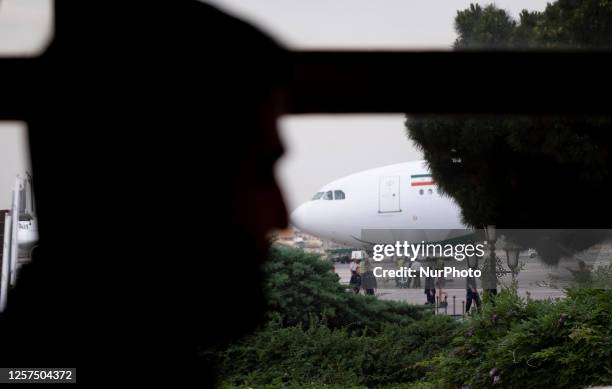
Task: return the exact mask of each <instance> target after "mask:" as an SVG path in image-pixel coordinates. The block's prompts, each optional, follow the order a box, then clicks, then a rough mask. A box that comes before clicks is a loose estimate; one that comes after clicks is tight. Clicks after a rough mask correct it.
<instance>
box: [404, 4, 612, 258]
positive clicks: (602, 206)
mask: <svg viewBox="0 0 612 389" xmlns="http://www.w3.org/2000/svg"><path fill="white" fill-rule="evenodd" d="M455 28H456V30H457V34H458V38H457V40H456V42H455V49H456V50H466V49H481V48H485V49H492V48H498V49H504V48H513V49H517V48H530V47H546V48H567V47H571V48H577V49H581V48H582V49H592V48H595V47H597V48H599V47H609V46H610V45H612V1H610V0H603V1H602V0H584V1H571V0H558V1H555V2H553V3H551V4H549V5H548V6H547V7H546V9H545V10H544V11H542V12H535V11H534V12H529V11H523V12H522V13H521V14H520V15H519V18H518V20H515V19H513V18H512V16H511V15H510V14H509V13H508V12H506V11H504V10H502V9H499V8H497V7H496V6H494V5H490V6H487V7H484V8H483V7H481V6H479V5H471V6H470V7H469V8H468V9H465V10H463V11H459V12H458V13H457V16H456V18H455ZM526 71H528V70H526ZM551 71H553V69H551ZM487 82H490V83H491V84H492V85H494V83H497V84H498V85H497V86H494V87H496V88H509V87H513V86H508V85H504V84H503V74H500V77H499V79H496V80H488V81H487ZM559 82H560V83H562V82H563V77H562V75H560V78H559ZM525 87H526V88H528V89H524V88H525ZM594 87H595V89H596V86H594ZM521 88H523V89H517V90H516V93H517V98H520V95H521V94H522V93H531V94H533V93H535V94H537V93H538V86H537V85H529V86H521ZM406 127H407V129H408V136H409V137H410V139H412V140H413V141H414V142H415V144H416V145H417V146H418V147H419V148H421V149H422V151H423V154H424V157H425V159H426V160H427V162H428V164H429V167H430V168H431V171H432V174H433V176H434V179H435V180H436V181H437V183H438V185H439V186H440V188H441V189H442V190H443V191H444V192H445V193H446V194H448V195H450V196H451V197H453V198H454V199H455V200H456V201H457V202H458V204H459V205H460V206H461V209H462V215H463V219H464V221H465V223H466V224H468V225H471V226H475V227H482V226H484V225H487V224H495V225H497V226H498V227H501V228H521V229H525V228H550V227H553V228H607V227H608V226H607V223H608V220H609V219H610V217H612V208H611V207H608V206H607V204H608V201H609V198H610V197H611V196H612V187H611V182H612V171H611V170H610V168H611V167H612V153H611V148H612V120H611V119H609V118H598V117H589V118H584V117H582V118H581V117H572V118H569V117H469V116H462V117H450V116H447V117H426V116H418V117H417V116H413V117H409V118H408V120H407V122H406ZM572 204H580V207H575V206H572ZM574 233H575V234H577V235H581V236H580V237H579V239H575V240H572V241H569V240H568V239H565V238H564V237H563V236H556V235H555V234H554V233H553V234H551V236H549V237H547V238H546V239H542V240H540V241H539V242H533V241H532V242H529V241H526V240H521V238H523V237H520V236H519V237H512V236H510V237H511V238H514V240H515V241H516V243H521V244H524V245H525V247H535V248H537V249H539V250H538V251H539V252H540V253H541V254H542V255H543V257H544V259H545V260H547V261H548V262H551V263H554V262H556V261H557V260H558V259H559V257H560V256H561V254H565V255H568V254H571V253H572V252H575V251H577V250H580V249H583V248H585V247H588V246H589V245H591V244H592V243H594V242H597V241H598V240H599V239H600V238H601V237H600V236H598V235H595V234H594V233H593V232H590V231H589V232H586V231H585V232H580V231H579V230H575V231H574ZM542 242H546V247H542V246H541V244H542ZM553 243H557V244H559V245H563V247H555V245H554V244H553Z"/></svg>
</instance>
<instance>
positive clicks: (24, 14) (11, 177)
mask: <svg viewBox="0 0 612 389" xmlns="http://www.w3.org/2000/svg"><path fill="white" fill-rule="evenodd" d="M52 19H53V18H52V13H51V0H0V56H2V57H7V56H16V55H18V56H24V55H36V54H38V53H40V52H41V50H42V49H43V48H44V47H45V46H46V44H47V43H48V40H49V38H50V36H51V26H52ZM3 77H10V75H6V74H4V75H3ZM1 85H2V84H1V82H0V93H2V87H1ZM26 171H31V169H30V155H29V150H28V142H27V131H26V126H25V124H24V123H19V122H0V209H8V208H10V206H11V192H12V190H13V187H14V186H15V177H16V176H17V174H21V175H23V174H24V173H25V172H26Z"/></svg>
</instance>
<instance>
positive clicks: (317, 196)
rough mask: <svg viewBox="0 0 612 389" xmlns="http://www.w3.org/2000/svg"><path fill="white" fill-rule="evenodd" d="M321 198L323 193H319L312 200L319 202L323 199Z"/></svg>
mask: <svg viewBox="0 0 612 389" xmlns="http://www.w3.org/2000/svg"><path fill="white" fill-rule="evenodd" d="M321 196H323V192H317V193H315V195H314V196H312V199H313V200H318V199H320V198H321Z"/></svg>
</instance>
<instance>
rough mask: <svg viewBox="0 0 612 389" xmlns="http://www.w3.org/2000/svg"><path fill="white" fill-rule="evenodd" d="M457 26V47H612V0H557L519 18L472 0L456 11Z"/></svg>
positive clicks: (524, 12)
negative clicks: (467, 5) (466, 7)
mask: <svg viewBox="0 0 612 389" xmlns="http://www.w3.org/2000/svg"><path fill="white" fill-rule="evenodd" d="M455 30H456V31H457V35H458V38H457V40H456V41H455V45H454V46H455V48H457V49H481V48H486V49H507V48H513V49H526V48H548V49H550V48H554V49H567V48H570V49H609V48H610V47H612V1H610V0H580V1H576V0H557V1H555V2H552V3H549V4H548V5H547V6H546V8H545V9H544V11H541V12H540V11H527V10H523V11H522V12H521V13H520V14H519V15H518V20H515V19H514V18H513V17H512V16H511V15H510V14H509V13H508V12H507V11H505V10H503V9H499V8H497V7H496V6H495V5H488V6H486V7H482V6H480V5H478V4H471V5H470V7H469V8H468V9H465V10H462V11H459V12H457V16H456V18H455Z"/></svg>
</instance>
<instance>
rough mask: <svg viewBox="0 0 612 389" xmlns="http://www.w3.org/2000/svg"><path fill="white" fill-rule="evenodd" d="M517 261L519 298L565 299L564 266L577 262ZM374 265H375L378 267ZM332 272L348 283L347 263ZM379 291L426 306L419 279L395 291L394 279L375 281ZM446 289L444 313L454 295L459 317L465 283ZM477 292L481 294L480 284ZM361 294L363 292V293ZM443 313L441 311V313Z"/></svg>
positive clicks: (567, 279) (449, 283)
mask: <svg viewBox="0 0 612 389" xmlns="http://www.w3.org/2000/svg"><path fill="white" fill-rule="evenodd" d="M520 261H521V262H522V263H524V265H523V267H522V269H521V271H520V272H519V273H518V274H517V275H516V279H517V284H518V292H519V295H520V296H522V297H527V296H530V297H531V298H533V299H538V300H540V299H548V298H551V299H556V298H564V297H565V292H564V289H563V288H564V287H566V286H569V284H570V283H571V280H572V276H571V273H570V272H569V271H568V270H567V269H566V267H570V268H575V267H576V261H575V260H574V261H572V260H563V261H561V262H560V263H559V265H558V266H556V267H551V266H548V265H546V264H543V263H542V262H540V261H539V260H538V259H537V258H536V259H530V258H528V257H526V256H522V257H521V258H520ZM378 265H379V264H375V265H374V266H378ZM392 266H393V265H392V264H383V267H384V268H392ZM335 272H336V273H337V274H338V276H339V277H340V283H341V284H343V285H347V286H348V283H349V280H350V276H351V274H350V269H349V265H348V264H342V263H336V265H335ZM377 283H378V289H376V296H378V297H379V298H381V299H383V300H396V301H404V302H407V303H409V304H417V305H422V304H425V302H426V298H425V293H424V283H425V279H424V278H421V287H420V288H413V287H412V285H411V287H410V288H398V287H397V286H396V284H395V281H394V280H393V279H381V278H378V279H377ZM510 283H511V275H507V276H504V277H503V278H502V279H501V280H500V285H499V286H498V290H500V289H501V288H503V287H504V285H510ZM445 285H446V288H445V289H444V291H445V292H446V293H447V294H448V307H447V308H446V313H448V314H452V313H453V296H455V312H456V314H461V312H462V302H464V301H465V298H466V281H465V279H464V278H447V279H445ZM479 292H482V289H481V286H480V283H479ZM362 293H363V292H362ZM441 312H442V310H441Z"/></svg>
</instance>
